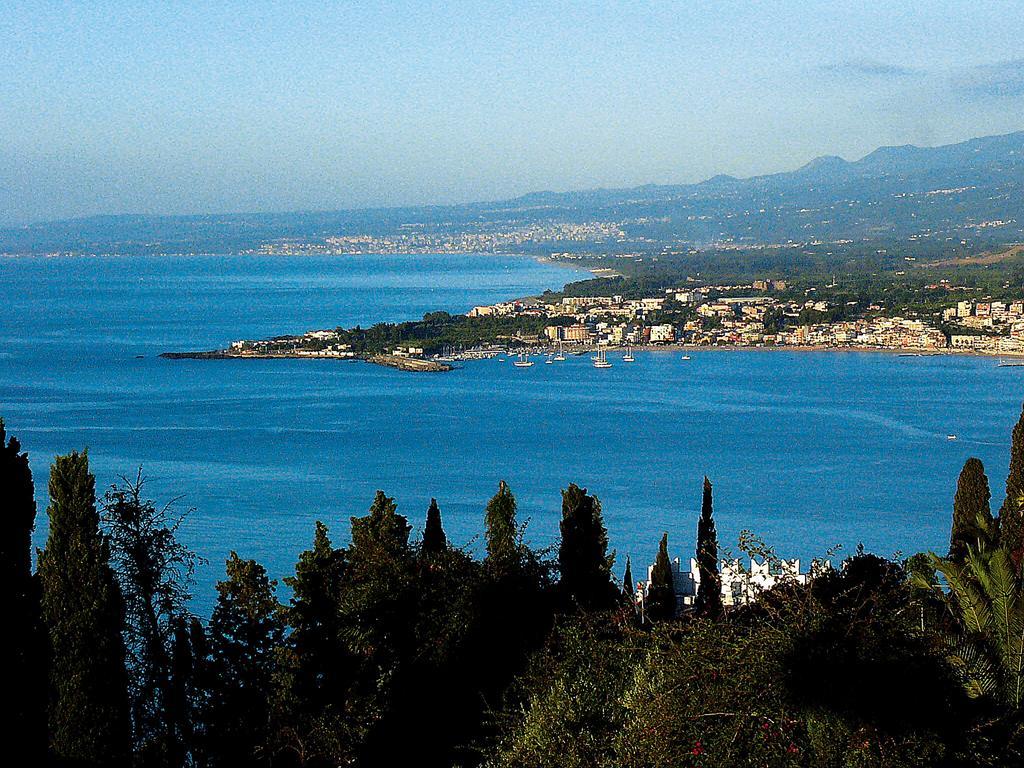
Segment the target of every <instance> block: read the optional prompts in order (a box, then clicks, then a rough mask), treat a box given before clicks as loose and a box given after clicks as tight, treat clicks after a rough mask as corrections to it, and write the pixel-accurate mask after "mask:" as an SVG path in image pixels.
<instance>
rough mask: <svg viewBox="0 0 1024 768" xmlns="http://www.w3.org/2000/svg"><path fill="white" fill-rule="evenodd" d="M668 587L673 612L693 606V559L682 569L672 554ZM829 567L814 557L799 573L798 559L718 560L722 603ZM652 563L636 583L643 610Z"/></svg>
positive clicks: (803, 580) (741, 601)
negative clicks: (672, 597) (673, 600)
mask: <svg viewBox="0 0 1024 768" xmlns="http://www.w3.org/2000/svg"><path fill="white" fill-rule="evenodd" d="M670 565H671V569H672V588H673V591H674V592H675V596H676V613H677V614H680V613H683V612H684V611H686V610H687V609H688V608H690V607H692V606H693V603H694V601H695V600H696V598H697V589H698V587H700V570H699V569H698V568H697V561H696V560H695V559H693V558H692V557H691V558H690V563H689V568H690V569H689V570H688V571H684V570H682V567H681V565H680V562H679V558H678V557H677V558H675V559H674V560H673V561H672V562H671V564H670ZM831 567H832V564H831V563H830V562H828V561H827V560H826V561H816V562H814V563H812V565H811V568H810V569H809V570H808V571H807V572H805V573H802V572H801V571H800V561H799V560H779V561H777V562H775V563H771V562H768V561H764V562H758V561H757V560H755V559H754V558H751V559H750V567H749V568H744V567H743V564H742V563H741V562H740V561H739V560H738V559H737V560H727V561H725V562H723V563H722V564H721V570H720V574H721V577H722V603H723V604H724V605H725V606H736V605H746V604H748V603H751V602H753V601H754V600H756V599H757V596H758V595H760V594H761V593H762V592H765V591H767V590H769V589H772V588H773V587H776V586H778V585H780V584H807V583H808V582H809V581H810V580H811V579H812V578H814V577H815V576H816V575H818V574H819V573H821V572H822V571H825V570H828V569H830V568H831ZM653 571H654V565H653V564H652V565H649V566H648V567H647V579H646V581H641V582H638V583H637V588H636V602H637V605H638V606H639V607H640V609H641V610H643V604H644V600H646V598H647V594H648V592H649V591H650V588H651V575H652V572H653Z"/></svg>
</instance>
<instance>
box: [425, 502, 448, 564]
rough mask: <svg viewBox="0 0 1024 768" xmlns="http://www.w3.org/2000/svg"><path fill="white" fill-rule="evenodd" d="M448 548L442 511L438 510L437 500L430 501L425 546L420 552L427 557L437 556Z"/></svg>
mask: <svg viewBox="0 0 1024 768" xmlns="http://www.w3.org/2000/svg"><path fill="white" fill-rule="evenodd" d="M447 548H448V537H447V536H445V535H444V528H442V527H441V510H440V509H438V506H437V499H431V500H430V508H429V509H428V510H427V522H426V524H425V525H424V526H423V544H422V546H421V547H420V551H421V552H422V553H423V554H424V555H426V556H428V557H429V556H431V555H437V554H440V553H441V552H444V551H445V550H446V549H447Z"/></svg>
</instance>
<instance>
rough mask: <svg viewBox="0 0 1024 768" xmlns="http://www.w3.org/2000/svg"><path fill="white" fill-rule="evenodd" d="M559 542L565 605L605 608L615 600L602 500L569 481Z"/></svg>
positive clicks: (561, 580) (560, 582)
mask: <svg viewBox="0 0 1024 768" xmlns="http://www.w3.org/2000/svg"><path fill="white" fill-rule="evenodd" d="M559 528H560V530H561V533H562V542H561V545H560V546H559V548H558V569H559V573H560V580H559V587H560V589H561V591H562V594H563V598H564V599H565V601H566V603H567V604H568V605H572V606H578V607H580V608H582V609H584V610H604V609H607V608H611V607H612V606H613V605H614V604H615V602H616V594H615V592H616V591H615V587H614V585H613V584H612V562H613V560H614V556H609V554H608V531H607V530H605V527H604V520H603V519H602V517H601V502H600V501H599V500H598V499H597V497H596V496H589V495H587V491H586V489H585V488H580V487H579V486H577V485H575V484H573V483H570V484H569V487H568V488H567V489H565V490H564V491H562V521H561V523H560V524H559Z"/></svg>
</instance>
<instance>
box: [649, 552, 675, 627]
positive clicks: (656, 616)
mask: <svg viewBox="0 0 1024 768" xmlns="http://www.w3.org/2000/svg"><path fill="white" fill-rule="evenodd" d="M644 612H645V614H646V617H647V618H648V619H650V620H651V621H665V620H666V619H671V618H672V617H673V616H675V615H676V592H675V587H674V586H673V581H672V563H671V562H670V561H669V559H668V534H667V533H666V534H664V535H662V537H661V543H660V544H659V545H658V556H657V557H656V558H655V560H654V568H653V569H651V585H650V587H649V588H648V590H647V598H646V600H645V601H644Z"/></svg>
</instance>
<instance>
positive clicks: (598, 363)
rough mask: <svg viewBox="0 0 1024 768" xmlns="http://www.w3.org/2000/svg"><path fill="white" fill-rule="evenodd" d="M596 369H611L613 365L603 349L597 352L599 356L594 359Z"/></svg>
mask: <svg viewBox="0 0 1024 768" xmlns="http://www.w3.org/2000/svg"><path fill="white" fill-rule="evenodd" d="M594 367H595V368H611V367H612V364H611V363H609V362H608V356H607V353H605V351H604V350H603V349H599V350H597V355H596V356H595V357H594Z"/></svg>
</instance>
